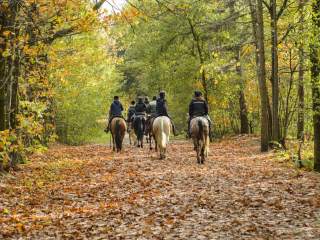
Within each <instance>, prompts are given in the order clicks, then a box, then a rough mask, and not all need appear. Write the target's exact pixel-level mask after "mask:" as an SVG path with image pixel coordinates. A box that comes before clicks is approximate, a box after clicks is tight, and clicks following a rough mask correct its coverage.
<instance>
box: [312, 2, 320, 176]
mask: <svg viewBox="0 0 320 240" xmlns="http://www.w3.org/2000/svg"><path fill="white" fill-rule="evenodd" d="M312 9H313V16H312V23H313V31H312V39H311V41H312V42H311V44H310V51H311V53H310V61H311V64H312V66H311V82H312V101H313V131H314V169H315V170H316V171H319V172H320V42H319V39H320V0H315V1H314V2H313V5H312Z"/></svg>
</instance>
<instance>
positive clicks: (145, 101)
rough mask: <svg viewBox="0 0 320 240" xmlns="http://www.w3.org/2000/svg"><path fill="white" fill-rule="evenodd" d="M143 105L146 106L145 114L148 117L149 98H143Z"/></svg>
mask: <svg viewBox="0 0 320 240" xmlns="http://www.w3.org/2000/svg"><path fill="white" fill-rule="evenodd" d="M144 104H145V105H146V108H147V109H146V113H147V114H148V115H149V114H150V112H149V110H150V107H149V105H150V102H149V98H148V97H145V98H144Z"/></svg>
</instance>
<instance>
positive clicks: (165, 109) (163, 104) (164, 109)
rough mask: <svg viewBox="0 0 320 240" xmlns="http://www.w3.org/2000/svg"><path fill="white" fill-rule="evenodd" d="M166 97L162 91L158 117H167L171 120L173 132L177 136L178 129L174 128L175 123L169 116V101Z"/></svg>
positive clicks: (158, 101) (158, 100) (158, 105)
mask: <svg viewBox="0 0 320 240" xmlns="http://www.w3.org/2000/svg"><path fill="white" fill-rule="evenodd" d="M165 97H166V93H165V92H164V91H161V92H160V93H159V98H158V99H157V104H156V116H157V117H160V116H166V117H168V118H169V119H170V121H171V124H172V131H173V134H174V135H175V136H176V135H177V133H176V128H175V126H174V123H173V121H172V119H171V117H170V116H169V114H168V107H167V100H166V99H165Z"/></svg>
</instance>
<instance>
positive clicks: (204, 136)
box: [190, 117, 210, 164]
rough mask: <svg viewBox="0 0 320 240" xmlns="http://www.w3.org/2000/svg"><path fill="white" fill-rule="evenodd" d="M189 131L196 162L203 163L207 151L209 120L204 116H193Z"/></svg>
mask: <svg viewBox="0 0 320 240" xmlns="http://www.w3.org/2000/svg"><path fill="white" fill-rule="evenodd" d="M190 133H191V137H192V139H193V144H194V149H195V151H196V152H197V162H198V163H199V164H204V161H205V158H206V157H208V153H209V143H210V140H209V122H208V120H207V119H206V118H205V117H195V118H193V119H192V120H191V122H190Z"/></svg>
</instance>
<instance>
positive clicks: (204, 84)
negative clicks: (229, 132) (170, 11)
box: [188, 18, 208, 102]
mask: <svg viewBox="0 0 320 240" xmlns="http://www.w3.org/2000/svg"><path fill="white" fill-rule="evenodd" d="M188 22H189V25H190V29H191V33H192V36H193V40H194V41H195V43H196V46H197V51H198V55H199V62H200V68H201V69H200V71H201V84H202V87H203V91H204V99H205V100H206V101H207V102H208V86H207V79H206V72H205V70H204V63H205V59H204V56H203V52H202V48H201V46H200V38H199V35H198V33H197V32H196V30H195V29H194V26H193V23H192V20H191V19H190V18H188Z"/></svg>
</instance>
